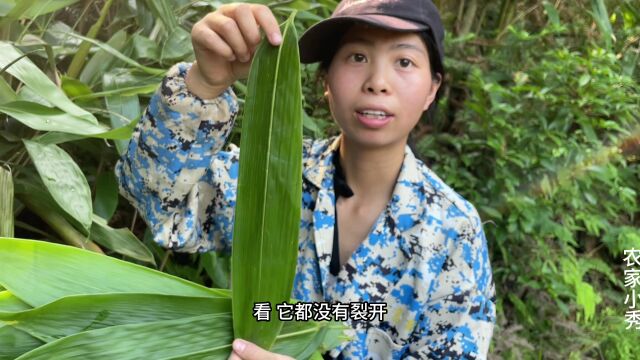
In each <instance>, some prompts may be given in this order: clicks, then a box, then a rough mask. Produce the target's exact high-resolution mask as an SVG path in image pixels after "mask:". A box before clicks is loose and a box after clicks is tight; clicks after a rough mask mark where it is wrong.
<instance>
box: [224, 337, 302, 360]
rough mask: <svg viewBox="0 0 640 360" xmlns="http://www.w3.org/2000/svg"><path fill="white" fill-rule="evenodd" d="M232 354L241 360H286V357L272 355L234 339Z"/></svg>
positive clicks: (250, 344) (246, 342) (251, 344)
mask: <svg viewBox="0 0 640 360" xmlns="http://www.w3.org/2000/svg"><path fill="white" fill-rule="evenodd" d="M232 346H233V352H234V353H235V354H237V355H239V357H240V358H241V359H242V360H288V359H292V358H290V357H288V356H284V355H278V354H274V353H272V352H269V351H267V350H264V349H262V348H261V347H259V346H258V345H256V344H253V343H251V342H249V341H245V340H241V339H236V340H234V341H233V345H232Z"/></svg>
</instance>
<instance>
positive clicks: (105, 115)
mask: <svg viewBox="0 0 640 360" xmlns="http://www.w3.org/2000/svg"><path fill="white" fill-rule="evenodd" d="M225 2H226V1H193V2H190V1H186V0H170V1H151V0H137V1H124V0H106V1H76V0H64V1H50V2H42V1H33V0H21V1H16V2H15V5H14V3H13V2H11V1H4V2H0V14H1V15H3V17H2V19H1V20H0V31H1V32H2V33H1V36H2V41H3V42H2V43H0V48H1V49H2V51H0V68H1V69H2V70H1V72H2V78H1V79H0V112H2V113H3V115H2V119H1V120H0V163H1V164H2V165H3V168H2V169H0V194H1V195H0V196H1V198H0V200H1V201H0V202H2V204H0V219H2V220H1V224H0V235H11V234H12V232H13V230H14V225H15V236H19V237H26V238H41V239H48V240H50V241H54V242H64V243H70V244H74V245H76V246H81V247H86V248H90V249H93V250H95V251H104V252H106V253H108V254H110V255H113V256H117V257H120V258H125V259H127V260H131V261H134V262H138V263H145V264H149V265H151V266H155V267H156V268H159V269H161V270H163V271H166V272H169V273H172V274H176V275H179V276H182V277H184V278H187V279H189V280H192V281H196V282H199V283H204V284H208V285H209V284H214V285H216V286H218V287H227V285H228V259H227V258H225V257H224V256H221V255H216V254H207V255H184V254H175V253H172V252H166V251H164V250H162V249H160V248H158V247H157V246H155V245H154V244H152V243H151V242H150V241H149V236H148V234H147V233H146V231H145V226H144V223H143V221H141V220H140V218H139V216H138V215H137V214H136V212H135V211H134V210H133V209H132V208H131V206H130V205H129V204H127V203H126V201H124V200H123V199H122V198H120V197H119V196H118V194H117V187H116V183H115V179H114V175H113V167H114V164H115V162H116V160H117V158H118V155H119V153H121V152H122V151H123V150H124V148H125V146H126V138H127V137H128V136H129V135H130V133H131V128H132V126H133V125H134V124H135V121H136V120H137V119H138V118H139V116H140V114H141V113H142V110H143V109H144V106H145V104H146V103H147V101H148V99H149V96H150V95H151V94H152V92H153V91H154V89H155V88H156V87H157V84H158V83H159V81H160V78H161V76H162V74H163V72H164V71H165V70H166V69H168V68H169V67H170V66H171V65H172V64H173V63H175V62H177V61H183V60H186V61H189V60H191V59H192V56H193V55H192V51H191V44H190V40H189V29H190V28H191V25H192V24H193V23H194V22H195V21H196V20H197V19H199V18H200V17H202V16H203V14H205V13H206V12H208V11H211V10H213V9H214V8H215V7H216V6H218V5H219V4H221V3H225ZM270 4H271V5H272V8H273V9H274V12H275V13H276V14H278V16H280V19H282V20H284V19H285V17H286V15H288V14H289V13H290V11H291V9H292V8H296V9H298V10H301V11H300V13H299V15H298V18H297V19H298V20H297V21H298V23H297V25H298V26H299V32H301V31H302V30H303V29H304V28H306V27H308V26H309V25H310V24H312V23H314V22H316V21H317V20H320V19H322V18H324V17H327V16H328V15H329V14H330V13H331V10H332V9H333V7H334V6H335V1H332V0H318V1H310V0H295V1H281V2H273V3H270ZM436 4H437V5H438V6H439V7H440V9H441V10H442V13H443V17H444V20H445V23H446V26H447V29H448V35H447V61H446V68H447V72H448V73H447V76H446V83H447V86H446V89H445V91H444V97H443V99H442V100H441V102H440V104H439V107H438V110H437V111H436V114H435V116H433V117H425V119H424V121H422V122H421V123H420V124H419V126H418V127H417V128H416V130H415V132H414V134H413V140H414V143H415V148H416V150H417V152H418V154H419V156H421V157H422V158H423V159H424V160H425V161H426V162H427V163H428V164H429V165H430V166H431V167H432V168H433V169H434V170H435V171H436V172H437V173H438V174H439V175H440V176H442V177H443V178H444V179H445V181H446V182H447V183H449V184H450V185H452V186H453V187H454V188H455V189H457V190H458V191H459V192H460V193H461V194H462V195H463V196H465V197H466V198H468V199H469V200H470V201H471V202H472V203H474V204H475V205H476V206H477V207H478V209H479V211H480V213H481V216H482V218H483V220H485V230H486V232H487V238H488V242H489V246H490V249H491V260H492V264H493V269H494V276H495V282H496V290H497V293H498V312H499V314H498V315H499V316H498V326H497V328H496V332H495V334H494V341H493V345H492V350H491V357H492V358H505V359H510V358H541V357H542V358H551V359H556V358H557V359H565V358H606V359H619V358H624V359H631V358H640V356H638V355H637V354H638V352H639V350H638V349H636V348H635V347H636V346H637V344H639V343H640V330H634V329H629V330H627V329H625V328H626V327H627V324H626V323H625V320H624V315H625V311H627V310H629V309H628V306H627V305H625V304H624V299H625V295H626V294H627V293H629V292H630V291H629V289H626V288H625V287H624V286H623V278H624V275H623V270H624V268H623V264H622V256H623V250H624V249H631V248H634V247H635V248H636V249H640V218H639V216H640V195H639V194H638V191H639V190H640V186H639V184H640V111H639V109H640V69H639V68H640V66H638V63H639V62H640V4H638V2H637V1H634V0H608V1H605V0H590V1H587V0H578V1H572V2H567V1H561V0H557V1H555V2H551V1H540V0H527V1H513V0H501V1H477V0H465V1H458V2H445V1H436ZM21 53H22V54H25V56H26V58H23V59H22V60H21V61H18V62H15V63H14V61H15V60H16V59H17V58H18V57H19V56H20V54H21ZM26 59H28V62H27V61H26ZM34 65H35V66H34ZM18 66H22V67H23V69H24V71H23V72H18V71H16V69H17V68H18ZM34 69H35V70H34ZM37 69H39V70H37ZM314 71H315V66H308V67H306V68H305V70H304V73H303V80H304V88H303V92H304V93H305V97H306V100H305V110H306V114H307V115H308V116H306V118H305V132H306V134H307V135H308V136H315V137H322V136H326V135H327V134H333V133H335V132H336V131H337V129H336V127H335V125H334V124H333V123H332V122H331V120H330V118H329V115H328V111H327V109H326V106H325V104H324V102H323V100H322V94H321V91H320V90H319V83H318V81H317V77H316V75H315V72H314ZM39 75H43V76H39ZM52 85H56V86H53V87H52ZM58 89H62V91H63V92H59V90H58ZM236 89H237V90H238V93H240V95H242V94H243V92H244V86H243V84H241V83H238V84H237V86H236ZM69 99H70V100H71V101H69ZM46 119H50V120H46ZM239 120H240V121H239V122H241V119H239ZM109 128H119V130H116V131H113V132H107V133H104V132H105V131H107V130H109ZM238 129H239V127H238ZM239 136H240V134H239V131H237V132H235V133H234V136H233V137H232V139H231V141H233V142H236V143H239ZM24 140H30V141H24ZM54 144H57V145H54ZM75 164H77V165H75ZM43 169H44V170H43ZM9 170H10V171H11V173H10V174H9V173H8V171H9ZM43 172H44V173H49V174H51V176H50V177H42V176H38V174H42V173H43ZM7 179H12V182H13V183H14V185H15V199H14V197H13V195H11V194H10V191H9V190H8V189H9V188H10V186H9V185H10V184H9V181H8V180H7ZM69 189H75V190H74V191H75V192H73V193H71V192H69V191H70V190H69ZM70 194H73V195H75V196H69V195H70ZM7 209H8V210H9V211H7ZM3 211H5V212H4V213H3ZM11 213H13V215H14V216H15V224H13V222H12V221H10V220H9V219H10V218H11V216H10V215H11ZM7 214H8V215H7ZM87 235H88V239H89V240H90V241H89V242H87Z"/></svg>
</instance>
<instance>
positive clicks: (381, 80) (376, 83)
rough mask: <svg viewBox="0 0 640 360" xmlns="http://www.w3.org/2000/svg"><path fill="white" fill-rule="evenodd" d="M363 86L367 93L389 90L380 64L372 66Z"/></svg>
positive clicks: (385, 92)
mask: <svg viewBox="0 0 640 360" xmlns="http://www.w3.org/2000/svg"><path fill="white" fill-rule="evenodd" d="M363 88H364V89H363V90H365V92H367V93H372V94H387V93H388V92H389V83H388V82H387V79H386V76H385V71H384V69H382V68H381V67H380V66H372V67H371V71H370V73H369V75H368V77H367V79H366V81H365V82H364V84H363Z"/></svg>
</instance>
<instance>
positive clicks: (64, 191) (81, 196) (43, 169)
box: [24, 140, 93, 231]
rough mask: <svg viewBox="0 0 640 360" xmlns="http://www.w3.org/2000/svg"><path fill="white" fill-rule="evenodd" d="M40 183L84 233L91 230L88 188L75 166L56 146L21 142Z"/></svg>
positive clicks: (80, 172) (89, 192)
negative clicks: (40, 180) (36, 171)
mask: <svg viewBox="0 0 640 360" xmlns="http://www.w3.org/2000/svg"><path fill="white" fill-rule="evenodd" d="M24 144H25V147H26V148H27V151H28V152H29V156H31V160H32V161H33V163H34V165H35V166H36V169H37V170H38V173H39V174H40V178H41V179H42V182H43V183H44V184H45V186H46V187H47V189H48V190H49V192H50V193H51V196H53V198H54V199H55V201H56V203H58V205H60V207H61V208H62V209H63V210H64V211H65V212H67V214H69V215H71V216H72V217H73V218H74V219H75V220H77V221H78V222H79V223H80V224H81V225H82V226H83V227H84V228H85V229H87V231H88V230H89V228H90V227H91V222H92V219H91V215H92V214H93V210H92V205H91V189H90V188H89V184H88V183H87V179H86V178H85V177H84V174H83V173H82V170H80V167H79V166H78V164H76V162H75V161H73V159H72V158H71V156H69V154H67V153H66V152H65V151H64V150H62V149H61V148H59V147H58V146H57V145H43V144H40V143H38V142H35V141H30V140H24Z"/></svg>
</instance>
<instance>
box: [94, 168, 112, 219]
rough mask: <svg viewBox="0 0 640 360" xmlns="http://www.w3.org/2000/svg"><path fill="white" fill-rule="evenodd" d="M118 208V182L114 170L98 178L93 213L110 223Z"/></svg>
mask: <svg viewBox="0 0 640 360" xmlns="http://www.w3.org/2000/svg"><path fill="white" fill-rule="evenodd" d="M117 207H118V180H117V179H116V175H115V174H114V172H113V171H112V170H109V171H105V172H103V173H101V174H99V175H97V176H96V197H95V199H94V200H93V212H94V214H96V215H98V216H100V217H101V218H103V219H105V220H107V221H109V219H111V217H112V216H113V214H114V213H115V212H116V208H117Z"/></svg>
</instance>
